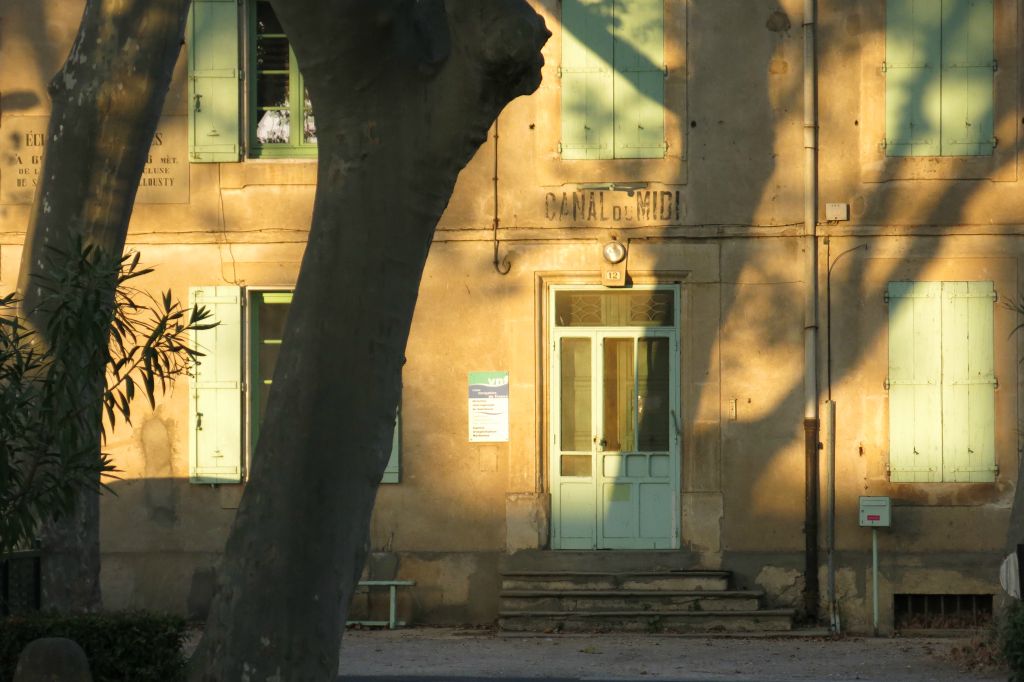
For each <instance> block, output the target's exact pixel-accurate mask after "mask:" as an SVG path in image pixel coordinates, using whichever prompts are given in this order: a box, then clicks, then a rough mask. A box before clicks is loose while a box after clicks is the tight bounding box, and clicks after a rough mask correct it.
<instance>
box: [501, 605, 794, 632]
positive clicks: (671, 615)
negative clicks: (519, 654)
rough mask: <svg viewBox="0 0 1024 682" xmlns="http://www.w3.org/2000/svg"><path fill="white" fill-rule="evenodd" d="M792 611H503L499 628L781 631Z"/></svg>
mask: <svg viewBox="0 0 1024 682" xmlns="http://www.w3.org/2000/svg"><path fill="white" fill-rule="evenodd" d="M794 615H795V611H793V610H792V609H772V610H758V611H712V612H709V611H689V612H652V611H617V612H616V611H608V612H602V613H588V612H566V611H550V612H542V611H538V612H533V613H515V612H508V611H502V612H501V613H500V614H499V627H500V628H501V629H502V630H504V631H510V632H514V631H531V632H583V631H593V630H601V629H608V630H616V631H622V632H691V633H701V634H714V633H715V632H769V631H771V632H779V631H789V630H792V628H793V617H794Z"/></svg>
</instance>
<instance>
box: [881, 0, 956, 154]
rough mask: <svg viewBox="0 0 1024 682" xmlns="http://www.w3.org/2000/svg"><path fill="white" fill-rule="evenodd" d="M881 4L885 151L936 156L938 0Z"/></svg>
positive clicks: (939, 44) (939, 53) (939, 41)
mask: <svg viewBox="0 0 1024 682" xmlns="http://www.w3.org/2000/svg"><path fill="white" fill-rule="evenodd" d="M885 8H886V9H885V138H886V140H885V141H886V144H885V153H886V154H887V155H888V156H938V155H939V153H940V150H941V146H940V134H939V133H940V121H941V115H942V110H941V109H942V107H941V92H942V88H941V82H940V78H941V70H940V66H941V58H942V39H941V36H942V33H941V20H942V4H941V1H940V0H888V2H887V3H886V6H885Z"/></svg>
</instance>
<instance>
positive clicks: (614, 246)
mask: <svg viewBox="0 0 1024 682" xmlns="http://www.w3.org/2000/svg"><path fill="white" fill-rule="evenodd" d="M601 255H602V256H604V259H605V260H606V261H608V262H609V263H611V264H612V265H615V264H616V263H621V262H622V261H624V260H625V259H626V247H625V246H623V245H622V242H619V241H615V240H612V241H610V242H605V243H604V246H602V247H601Z"/></svg>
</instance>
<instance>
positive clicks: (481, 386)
mask: <svg viewBox="0 0 1024 682" xmlns="http://www.w3.org/2000/svg"><path fill="white" fill-rule="evenodd" d="M469 442H470V443H507V442H508V372H470V373H469Z"/></svg>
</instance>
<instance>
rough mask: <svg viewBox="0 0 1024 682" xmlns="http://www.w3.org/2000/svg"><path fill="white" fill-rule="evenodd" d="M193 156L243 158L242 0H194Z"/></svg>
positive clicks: (189, 36)
mask: <svg viewBox="0 0 1024 682" xmlns="http://www.w3.org/2000/svg"><path fill="white" fill-rule="evenodd" d="M186 42H187V43H188V76H189V77H188V90H189V92H188V94H189V101H190V106H189V116H188V119H189V128H188V142H189V160H190V161H192V162H193V163H196V162H198V163H204V162H220V161H238V160H239V158H240V155H241V145H240V139H239V127H238V122H239V119H240V111H241V108H240V102H241V92H240V89H239V88H240V86H241V79H240V73H239V63H238V4H237V3H236V1H235V0H193V2H192V8H191V9H190V10H189V19H188V28H187V29H186Z"/></svg>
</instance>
